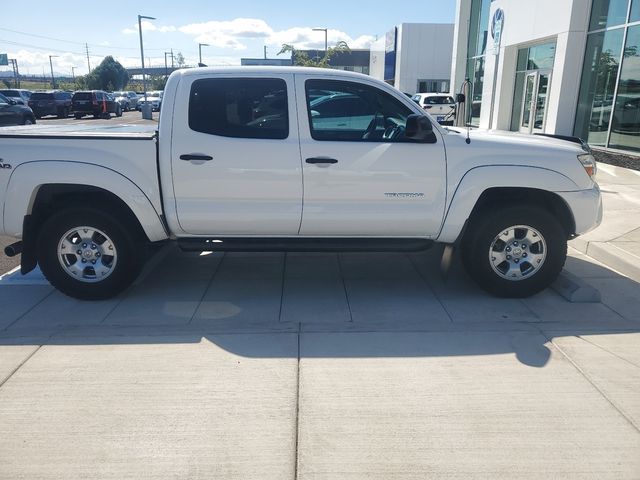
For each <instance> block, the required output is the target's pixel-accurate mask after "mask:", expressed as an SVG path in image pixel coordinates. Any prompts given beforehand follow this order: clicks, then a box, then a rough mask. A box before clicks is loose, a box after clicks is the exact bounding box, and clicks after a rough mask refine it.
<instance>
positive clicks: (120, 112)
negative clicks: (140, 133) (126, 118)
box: [116, 105, 122, 117]
mask: <svg viewBox="0 0 640 480" xmlns="http://www.w3.org/2000/svg"><path fill="white" fill-rule="evenodd" d="M121 116H122V108H121V107H120V105H118V106H117V107H116V117H121Z"/></svg>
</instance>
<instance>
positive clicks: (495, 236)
mask: <svg viewBox="0 0 640 480" xmlns="http://www.w3.org/2000/svg"><path fill="white" fill-rule="evenodd" d="M566 256H567V235H566V233H565V231H564V229H563V228H562V226H561V225H560V223H559V222H558V220H557V219H556V218H555V217H554V216H553V215H551V214H550V213H549V212H547V211H545V210H542V209H539V208H536V207H529V206H521V207H509V208H498V209H493V210H491V211H486V212H481V213H480V214H478V215H477V216H476V217H475V218H473V219H472V220H471V222H470V223H469V226H468V228H467V232H466V233H465V236H464V239H463V242H462V260H463V263H464V266H465V269H466V270H467V272H468V273H469V275H470V276H471V277H472V278H473V279H474V280H475V281H476V282H477V283H478V285H479V286H480V287H482V288H483V289H485V290H486V291H488V292H490V293H492V294H494V295H497V296H500V297H528V296H530V295H533V294H535V293H538V292H539V291H541V290H544V289H545V288H547V287H548V286H549V285H551V283H553V282H554V281H555V279H556V278H557V277H558V274H559V273H560V271H561V270H562V267H563V266H564V262H565V260H566Z"/></svg>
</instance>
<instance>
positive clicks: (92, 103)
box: [72, 90, 122, 118]
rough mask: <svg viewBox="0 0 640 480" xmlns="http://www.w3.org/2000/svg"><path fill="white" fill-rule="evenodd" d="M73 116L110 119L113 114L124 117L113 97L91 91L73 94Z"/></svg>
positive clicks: (100, 91)
mask: <svg viewBox="0 0 640 480" xmlns="http://www.w3.org/2000/svg"><path fill="white" fill-rule="evenodd" d="M72 104H73V116H74V117H76V118H82V117H84V116H85V115H93V116H94V117H95V118H100V117H102V118H109V117H110V116H111V114H112V113H114V114H115V115H116V116H117V117H121V116H122V107H121V106H120V104H119V103H118V102H116V101H115V99H114V98H113V96H111V95H109V94H108V93H107V92H105V91H102V90H89V91H85V92H76V93H74V94H73V100H72Z"/></svg>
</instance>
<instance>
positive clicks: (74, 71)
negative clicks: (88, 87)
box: [71, 67, 76, 88]
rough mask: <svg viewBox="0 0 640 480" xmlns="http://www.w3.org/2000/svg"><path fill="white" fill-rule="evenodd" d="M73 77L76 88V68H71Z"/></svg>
mask: <svg viewBox="0 0 640 480" xmlns="http://www.w3.org/2000/svg"><path fill="white" fill-rule="evenodd" d="M71 76H72V77H73V87H74V88H75V86H76V67H71Z"/></svg>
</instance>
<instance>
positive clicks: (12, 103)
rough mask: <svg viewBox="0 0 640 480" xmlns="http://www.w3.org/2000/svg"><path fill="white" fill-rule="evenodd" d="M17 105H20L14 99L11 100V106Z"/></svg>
mask: <svg viewBox="0 0 640 480" xmlns="http://www.w3.org/2000/svg"><path fill="white" fill-rule="evenodd" d="M17 104H18V102H16V101H15V100H13V99H12V98H10V99H9V105H17Z"/></svg>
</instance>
